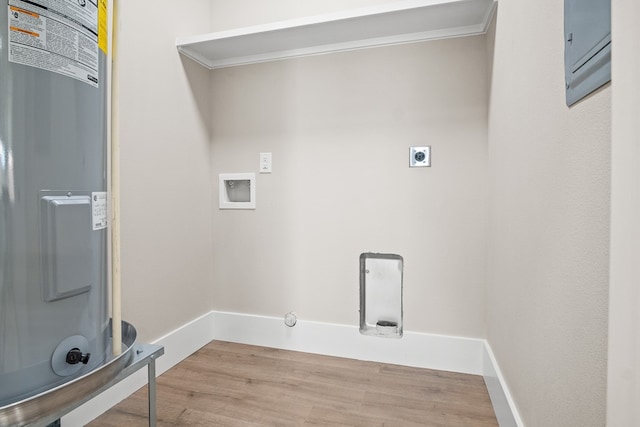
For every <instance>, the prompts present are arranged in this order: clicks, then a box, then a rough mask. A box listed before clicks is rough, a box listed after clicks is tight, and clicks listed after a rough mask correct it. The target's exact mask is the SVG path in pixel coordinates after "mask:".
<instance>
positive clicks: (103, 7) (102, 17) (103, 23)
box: [98, 0, 109, 55]
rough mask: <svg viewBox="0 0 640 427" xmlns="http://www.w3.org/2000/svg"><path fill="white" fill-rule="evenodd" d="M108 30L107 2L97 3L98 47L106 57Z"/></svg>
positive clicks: (103, 0)
mask: <svg viewBox="0 0 640 427" xmlns="http://www.w3.org/2000/svg"><path fill="white" fill-rule="evenodd" d="M108 46H109V30H108V20H107V0H99V1H98V47H100V50H102V51H103V52H104V54H105V55H107V50H108V49H109V47H108Z"/></svg>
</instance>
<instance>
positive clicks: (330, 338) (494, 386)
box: [62, 311, 524, 427]
mask: <svg viewBox="0 0 640 427" xmlns="http://www.w3.org/2000/svg"><path fill="white" fill-rule="evenodd" d="M212 340H220V341H231V342H237V343H243V344H252V345H260V346H265V347H272V348H281V349H286V350H294V351H303V352H307V353H316V354H324V355H329V356H337V357H346V358H351V359H359V360H368V361H374V362H381V363H392V364H398V365H405V366H414V367H419V368H428V369H436V370H442V371H451V372H460V373H467V374H473V375H483V376H484V378H485V382H486V383H487V388H488V389H489V394H490V396H491V401H492V404H493V406H494V409H495V411H496V415H497V417H498V422H499V424H500V426H501V427H511V426H516V427H523V426H524V424H523V423H522V421H521V420H520V417H519V415H518V413H517V410H516V407H515V405H514V403H513V399H512V398H511V395H510V394H509V391H508V388H507V386H506V383H505V382H504V379H503V378H502V374H501V372H500V369H499V367H498V365H497V363H496V359H495V357H494V356H493V352H492V351H491V348H490V347H489V345H488V343H487V342H486V340H484V339H477V338H464V337H455V336H447V335H435V334H426V333H419V332H407V331H405V332H404V335H403V337H402V338H384V337H376V336H368V335H362V334H360V332H359V330H358V327H357V326H350V325H338V324H331V323H320V322H311V321H305V320H298V322H297V324H296V325H295V326H294V327H292V328H289V327H287V326H285V324H284V321H283V319H282V318H276V317H267V316H256V315H249V314H239V313H228V312H219V311H212V312H210V313H207V314H205V315H203V316H201V317H199V318H197V319H195V320H193V321H191V322H189V323H188V324H186V325H184V326H182V327H180V328H178V329H176V330H175V331H173V332H171V333H169V334H167V335H165V336H164V337H162V338H160V339H158V340H156V341H155V342H154V343H153V344H159V345H162V346H164V348H165V354H164V355H163V356H162V357H160V358H159V359H158V360H157V362H156V373H157V375H161V374H162V373H164V372H165V371H167V370H168V369H170V368H171V367H173V366H175V365H176V364H177V363H179V362H180V361H182V360H184V359H185V358H187V357H188V356H189V355H191V354H193V353H194V352H195V351H197V350H198V349H200V348H201V347H203V346H204V345H206V344H208V343H209V342H211V341H212ZM146 383H147V373H146V369H142V370H140V371H138V372H137V373H136V374H134V375H131V376H130V377H129V378H127V379H126V380H124V381H122V382H120V383H119V384H117V385H115V386H114V387H112V388H110V389H109V390H107V391H105V392H104V393H102V394H100V395H99V396H97V397H96V398H94V399H92V400H90V401H89V402H87V403H85V404H84V405H82V406H81V407H79V408H77V409H76V410H74V411H72V412H70V413H69V414H67V415H66V416H64V417H63V418H62V425H63V427H80V426H84V425H85V424H87V423H88V422H90V421H91V420H93V419H95V418H96V417H98V416H100V415H101V414H102V413H104V412H105V411H106V410H108V409H109V408H111V407H112V406H114V405H115V404H117V403H119V402H120V401H122V400H123V399H125V398H126V397H128V396H129V395H131V394H132V393H134V392H135V391H136V390H138V389H140V388H141V387H143V386H144V385H145V384H146Z"/></svg>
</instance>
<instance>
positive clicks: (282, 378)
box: [89, 341, 498, 427]
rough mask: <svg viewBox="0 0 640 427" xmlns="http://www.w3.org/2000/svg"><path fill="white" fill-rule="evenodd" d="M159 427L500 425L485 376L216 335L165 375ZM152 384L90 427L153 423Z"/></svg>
mask: <svg viewBox="0 0 640 427" xmlns="http://www.w3.org/2000/svg"><path fill="white" fill-rule="evenodd" d="M157 390H158V398H157V406H158V414H157V415H158V426H243V427H245V426H253V427H255V426H357V427H375V426H409V427H410V426H451V427H462V426H465V427H466V426H469V427H485V426H497V425H498V423H497V421H496V417H495V414H494V412H493V408H492V406H491V401H490V400H489V395H488V393H487V389H486V386H485V384H484V380H483V378H482V377H481V376H475V375H466V374H457V373H451V372H442V371H433V370H429V369H418V368H410V367H406V366H397V365H388V364H382V363H375V362H363V361H358V360H351V359H342V358H337V357H329V356H321V355H316V354H308V353H300V352H293V351H285V350H277V349H272V348H265V347H256V346H249V345H243V344H235V343H228V342H221V341H213V342H212V343H210V344H208V345H207V346H205V347H204V348H202V349H201V350H199V351H198V352H196V353H195V354H193V355H192V356H190V357H189V358H187V359H185V360H184V361H182V362H181V363H179V364H178V365H176V366H175V367H174V368H172V369H170V370H169V371H167V372H165V373H164V374H163V375H162V376H160V377H159V378H158V380H157ZM145 425H148V420H147V390H146V387H145V388H143V389H141V390H139V391H138V392H136V393H135V394H133V395H132V396H131V397H129V398H128V399H126V400H124V401H123V402H121V403H120V404H118V405H117V406H115V407H114V408H112V409H110V410H109V411H108V412H106V413H105V414H103V415H102V416H100V417H99V418H98V419H96V420H95V421H93V422H92V423H91V424H89V426H90V427H115V426H118V427H120V426H145Z"/></svg>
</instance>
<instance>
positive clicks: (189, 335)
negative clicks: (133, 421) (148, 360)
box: [62, 312, 213, 427]
mask: <svg viewBox="0 0 640 427" xmlns="http://www.w3.org/2000/svg"><path fill="white" fill-rule="evenodd" d="M212 339H213V313H212V312H210V313H207V314H205V315H203V316H200V317H199V318H197V319H194V320H192V321H191V322H189V323H187V324H186V325H183V326H181V327H180V328H178V329H176V330H175V331H173V332H170V333H169V334H167V335H165V336H163V337H162V338H159V339H157V340H155V341H154V342H153V344H158V345H162V346H163V347H164V355H163V356H162V357H160V358H158V360H157V361H156V375H160V374H162V373H164V372H165V371H167V370H169V369H170V368H171V367H173V366H175V365H176V364H178V363H179V362H181V361H182V360H184V359H186V358H187V357H188V356H189V355H191V354H193V353H194V352H196V351H197V350H198V349H200V348H201V347H203V346H205V345H207V344H208V343H209V342H211V340H212ZM146 384H147V370H146V369H141V370H139V371H138V372H136V373H135V374H133V375H131V376H129V377H128V378H126V379H125V380H123V381H121V382H119V383H118V384H116V385H115V386H113V387H111V388H110V389H108V390H106V391H105V392H104V393H102V394H100V395H99V396H96V397H95V398H93V399H91V400H90V401H88V402H87V403H85V404H84V405H82V406H80V407H78V408H77V409H75V410H73V411H72V412H70V413H68V414H67V415H65V416H64V417H62V426H63V427H81V426H84V425H85V424H87V423H89V422H90V421H92V420H94V419H95V418H97V417H99V416H100V415H101V414H103V413H104V412H106V411H107V410H108V409H109V408H111V407H112V406H114V405H116V404H117V403H119V402H121V401H122V400H123V399H126V398H127V397H128V396H130V395H131V394H133V393H134V392H135V391H137V390H139V389H140V388H141V387H143V386H144V385H146Z"/></svg>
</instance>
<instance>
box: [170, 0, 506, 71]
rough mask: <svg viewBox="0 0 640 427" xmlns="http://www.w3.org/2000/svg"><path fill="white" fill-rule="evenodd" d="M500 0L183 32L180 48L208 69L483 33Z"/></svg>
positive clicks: (459, 0) (443, 0) (411, 5)
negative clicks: (194, 34) (212, 31)
mask: <svg viewBox="0 0 640 427" xmlns="http://www.w3.org/2000/svg"><path fill="white" fill-rule="evenodd" d="M496 4H497V1H496V0H405V1H400V2H396V3H391V4H387V5H382V6H377V7H369V8H363V9H356V10H351V11H346V12H340V13H333V14H328V15H320V16H315V17H309V18H302V19H294V20H288V21H282V22H276V23H271V24H266V25H258V26H253V27H246V28H239V29H234V30H228V31H221V32H215V33H209V34H204V35H196V36H192V37H181V38H178V39H177V40H176V45H177V47H178V51H179V52H180V53H181V54H182V55H184V56H187V57H189V58H191V59H193V60H194V61H196V62H198V63H200V64H201V65H203V66H204V67H207V68H209V69H214V68H223V67H233V66H237V65H246V64H253V63H258V62H266V61H276V60H281V59H287V58H294V57H300V56H308V55H318V54H324V53H332V52H340V51H345V50H354V49H363V48H368V47H377V46H386V45H393V44H400V43H410V42H418V41H425V40H434V39H442V38H450V37H461V36H469V35H476V34H484V33H485V32H486V31H487V27H488V26H489V23H490V22H491V19H492V17H493V12H494V9H495V7H496Z"/></svg>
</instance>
